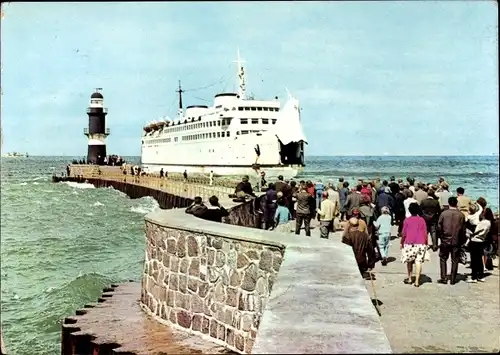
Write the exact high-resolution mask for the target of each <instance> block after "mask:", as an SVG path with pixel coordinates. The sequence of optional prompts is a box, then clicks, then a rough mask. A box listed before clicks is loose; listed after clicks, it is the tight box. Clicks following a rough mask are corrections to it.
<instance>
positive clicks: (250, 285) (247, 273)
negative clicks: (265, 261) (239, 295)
mask: <svg viewBox="0 0 500 355" xmlns="http://www.w3.org/2000/svg"><path fill="white" fill-rule="evenodd" d="M258 270H259V269H258V268H257V266H256V265H255V264H250V265H249V266H248V267H247V268H246V269H245V270H244V276H243V281H242V282H241V288H242V289H243V290H245V291H254V290H255V284H256V282H257V277H258V275H259V273H258Z"/></svg>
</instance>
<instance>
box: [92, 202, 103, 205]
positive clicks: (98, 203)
mask: <svg viewBox="0 0 500 355" xmlns="http://www.w3.org/2000/svg"><path fill="white" fill-rule="evenodd" d="M92 206H104V203H100V202H99V201H97V202H94V204H93V205H92Z"/></svg>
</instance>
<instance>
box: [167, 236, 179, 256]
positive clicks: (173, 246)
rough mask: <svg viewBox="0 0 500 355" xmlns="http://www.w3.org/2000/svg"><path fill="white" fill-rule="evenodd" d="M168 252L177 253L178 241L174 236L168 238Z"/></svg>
mask: <svg viewBox="0 0 500 355" xmlns="http://www.w3.org/2000/svg"><path fill="white" fill-rule="evenodd" d="M167 253H169V254H176V253H177V242H176V241H175V239H173V238H169V239H167Z"/></svg>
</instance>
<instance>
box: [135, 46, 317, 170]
mask: <svg viewBox="0 0 500 355" xmlns="http://www.w3.org/2000/svg"><path fill="white" fill-rule="evenodd" d="M236 63H237V66H238V67H237V68H238V71H237V74H238V75H237V77H238V87H239V89H238V93H219V94H217V95H215V97H214V100H213V105H212V106H211V107H208V106H205V105H192V106H188V107H186V109H185V110H183V107H182V92H183V90H182V89H181V86H180V82H179V89H178V90H177V92H178V93H179V116H178V118H177V119H175V120H170V119H162V120H159V121H153V122H150V123H149V124H148V125H146V126H145V127H144V132H143V136H142V145H141V165H142V167H143V169H144V170H145V171H147V172H152V173H157V172H159V171H160V170H161V169H162V168H163V170H164V171H166V172H184V171H186V172H187V173H188V174H189V173H194V174H210V173H211V172H212V173H213V175H214V176H228V175H230V176H232V175H254V174H259V173H260V172H261V171H264V172H265V173H266V175H268V176H279V175H282V176H283V177H284V178H285V179H290V178H293V177H295V176H296V175H297V174H298V173H299V172H300V171H302V170H303V169H304V145H305V144H307V140H306V137H305V135H304V132H303V129H302V124H301V120H300V106H299V101H298V100H297V99H295V98H294V97H292V96H291V95H290V93H289V92H288V90H287V92H288V100H287V102H286V103H285V104H284V105H283V106H281V104H280V101H279V100H278V97H275V98H274V99H272V100H256V99H254V98H253V97H247V95H246V80H245V70H244V67H243V64H242V63H243V62H242V61H241V60H240V56H239V52H238V60H237V61H236Z"/></svg>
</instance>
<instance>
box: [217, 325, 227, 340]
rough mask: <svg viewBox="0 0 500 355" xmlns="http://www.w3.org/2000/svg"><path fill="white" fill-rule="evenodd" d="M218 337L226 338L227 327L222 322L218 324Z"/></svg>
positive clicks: (220, 338)
mask: <svg viewBox="0 0 500 355" xmlns="http://www.w3.org/2000/svg"><path fill="white" fill-rule="evenodd" d="M217 338H218V339H219V340H222V341H225V340H226V327H225V326H224V324H222V323H218V324H217Z"/></svg>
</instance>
